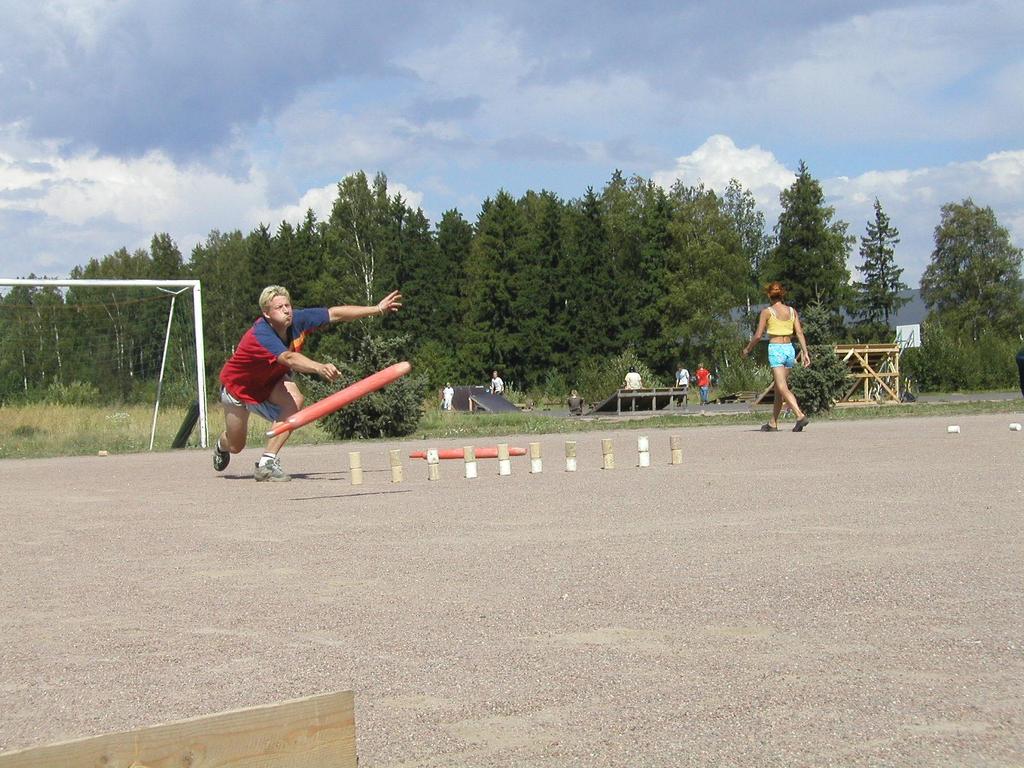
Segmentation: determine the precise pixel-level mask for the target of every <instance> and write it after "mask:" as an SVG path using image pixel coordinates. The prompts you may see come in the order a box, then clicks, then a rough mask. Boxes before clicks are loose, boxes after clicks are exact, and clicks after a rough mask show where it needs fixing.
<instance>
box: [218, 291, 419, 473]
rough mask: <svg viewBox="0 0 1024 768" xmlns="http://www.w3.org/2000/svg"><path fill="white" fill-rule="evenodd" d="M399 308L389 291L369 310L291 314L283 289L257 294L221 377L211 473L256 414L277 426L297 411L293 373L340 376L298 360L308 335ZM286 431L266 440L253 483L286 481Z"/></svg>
mask: <svg viewBox="0 0 1024 768" xmlns="http://www.w3.org/2000/svg"><path fill="white" fill-rule="evenodd" d="M401 307H402V294H401V293H399V292H398V291H392V292H391V293H389V294H388V295H387V296H385V297H384V298H383V299H381V300H380V301H379V302H377V304H375V305H372V306H368V307H357V306H349V305H343V306H337V307H330V308H327V307H319V308H317V309H295V308H293V307H292V299H291V296H290V295H289V293H288V289H287V288H284V287H282V286H280V285H271V286H267V287H266V288H264V289H263V292H262V293H261V294H260V311H261V312H262V316H261V317H260V318H258V319H257V320H256V322H255V323H253V324H252V327H251V328H249V330H247V331H246V332H245V334H244V335H243V336H242V339H241V341H239V342H238V346H237V347H236V348H235V353H234V354H233V355H232V356H231V358H230V359H229V360H228V361H227V362H226V363H225V364H224V367H223V368H222V369H221V372H220V381H221V384H222V388H221V396H220V401H221V404H222V405H223V406H224V425H225V429H224V431H223V432H222V433H221V434H220V436H219V437H218V438H217V442H216V444H215V445H214V448H213V468H214V469H215V470H217V471H218V472H220V471H222V470H223V469H224V468H225V467H227V465H228V462H229V461H230V460H231V454H232V453H239V452H241V450H242V449H243V448H245V439H246V435H247V434H248V427H249V414H250V413H256V414H259V415H260V416H262V417H263V418H265V419H266V420H267V421H269V422H271V423H272V424H274V425H276V424H278V423H280V422H282V421H284V420H285V419H287V418H288V417H289V416H291V415H292V414H294V413H296V412H297V411H299V410H300V409H301V408H302V405H303V402H304V400H305V398H304V397H303V395H302V392H300V391H299V388H298V386H297V385H296V384H295V382H294V381H293V380H292V376H291V374H292V371H297V372H298V373H310V374H316V375H317V376H320V377H321V378H322V379H324V380H325V381H335V380H336V379H337V378H338V376H339V375H340V373H339V371H338V369H337V368H336V367H335V366H334V365H332V364H331V363H318V362H317V361H316V360H312V359H311V358H308V357H306V356H305V355H304V354H302V347H303V346H304V345H305V343H306V338H307V337H308V336H309V334H310V333H312V332H314V331H316V330H318V329H320V328H323V327H325V326H328V325H332V324H333V323H342V322H349V321H351V320H361V319H362V318H364V317H374V316H381V317H383V316H384V315H387V314H388V313H389V312H397V311H398V310H399V309H401ZM290 435H291V432H290V431H286V432H283V433H282V434H279V435H276V436H274V437H271V438H270V439H269V440H267V447H266V450H265V451H264V452H263V455H262V456H261V457H260V460H259V461H258V462H257V463H256V469H255V471H254V473H253V476H254V477H255V478H256V480H257V481H270V482H284V481H287V480H291V476H289V475H287V474H285V472H284V470H283V469H281V462H280V460H279V459H278V453H280V451H281V449H282V448H283V447H284V444H285V443H286V442H287V441H288V437H289V436H290Z"/></svg>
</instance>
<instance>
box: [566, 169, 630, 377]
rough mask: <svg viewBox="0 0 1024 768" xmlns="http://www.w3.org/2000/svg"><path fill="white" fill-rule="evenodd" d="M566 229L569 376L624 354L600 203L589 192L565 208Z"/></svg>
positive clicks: (613, 277) (613, 274) (591, 192)
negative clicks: (589, 363) (585, 364)
mask: <svg viewBox="0 0 1024 768" xmlns="http://www.w3.org/2000/svg"><path fill="white" fill-rule="evenodd" d="M565 227H566V229H565V235H564V242H565V253H566V258H565V260H564V261H563V267H562V279H563V280H564V284H565V285H566V290H565V297H564V302H565V303H564V312H565V315H564V317H565V321H564V326H565V329H566V333H567V336H568V339H569V349H568V350H567V356H568V358H569V359H570V360H571V361H572V362H571V371H572V370H578V369H579V366H580V363H581V362H582V361H584V360H588V359H595V358H599V357H611V356H614V355H616V354H618V353H619V352H621V351H622V348H623V340H622V336H621V334H620V333H619V328H620V323H621V321H622V316H621V313H620V311H619V307H618V306H617V304H616V297H617V294H618V292H617V291H616V287H615V273H614V271H613V269H612V260H611V258H610V257H609V255H608V235H607V232H606V230H605V225H604V218H603V215H602V212H601V204H600V201H599V200H598V198H597V195H595V194H594V190H593V189H592V188H588V189H587V193H586V194H585V195H584V196H583V199H582V200H576V201H574V202H573V203H571V204H570V205H569V206H568V208H567V210H566V216H565Z"/></svg>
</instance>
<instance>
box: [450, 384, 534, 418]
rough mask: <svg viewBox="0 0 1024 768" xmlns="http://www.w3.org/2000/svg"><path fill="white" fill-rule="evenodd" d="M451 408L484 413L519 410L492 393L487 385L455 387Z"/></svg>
mask: <svg viewBox="0 0 1024 768" xmlns="http://www.w3.org/2000/svg"><path fill="white" fill-rule="evenodd" d="M452 408H453V409H455V410H456V411H483V412H484V413H515V412H517V411H518V410H519V409H518V408H516V407H515V406H514V405H512V403H510V402H509V401H508V400H506V399H505V398H504V397H502V396H501V395H492V394H491V393H490V392H488V391H487V387H455V396H454V397H453V398H452Z"/></svg>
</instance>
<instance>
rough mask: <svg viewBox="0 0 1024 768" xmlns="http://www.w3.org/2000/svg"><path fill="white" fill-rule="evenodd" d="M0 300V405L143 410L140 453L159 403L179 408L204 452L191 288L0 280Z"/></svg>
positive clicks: (197, 306)
mask: <svg viewBox="0 0 1024 768" xmlns="http://www.w3.org/2000/svg"><path fill="white" fill-rule="evenodd" d="M0 292H3V295H2V296H0V402H2V401H3V400H5V399H7V398H11V397H16V396H21V397H27V398H31V397H43V398H47V399H51V400H57V401H67V402H75V401H76V400H78V401H82V402H99V403H103V404H111V405H116V404H118V403H125V402H134V403H143V402H145V403H151V404H152V406H153V424H152V428H151V431H150V444H149V447H150V450H152V449H153V444H154V439H155V437H156V428H157V416H158V414H159V411H160V406H161V403H162V402H167V403H169V404H174V405H184V406H186V408H187V410H188V411H189V412H190V413H191V414H194V415H193V418H197V419H198V426H199V435H198V437H199V444H200V445H201V446H202V447H203V448H206V447H207V443H208V439H209V438H208V427H207V404H206V380H205V351H204V348H203V308H202V292H201V288H200V285H199V281H198V280H94V279H83V280H72V279H68V280H63V279H35V278H0ZM188 303H191V305H192V306H191V310H192V311H191V312H188V311H187V304H188ZM183 310H184V311H183ZM187 426H188V430H187V431H186V429H185V427H186V425H183V426H182V429H181V430H179V437H181V435H182V433H185V437H186V438H187V436H188V434H187V433H188V432H191V429H192V427H191V425H187Z"/></svg>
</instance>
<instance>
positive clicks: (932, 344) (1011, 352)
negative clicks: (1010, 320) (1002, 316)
mask: <svg viewBox="0 0 1024 768" xmlns="http://www.w3.org/2000/svg"><path fill="white" fill-rule="evenodd" d="M921 335H922V344H921V346H920V347H916V348H912V349H908V350H907V351H906V352H904V353H903V357H902V360H901V365H900V372H901V373H902V374H903V376H905V377H907V378H909V379H912V380H913V382H914V384H915V386H916V388H917V389H918V390H920V391H922V392H949V391H957V390H977V389H1003V388H1009V389H1014V388H1016V386H1017V384H1018V376H1017V367H1016V363H1015V359H1014V358H1015V355H1016V352H1017V348H1018V347H1019V346H1020V342H1019V341H1018V340H1016V339H1006V338H1000V337H998V336H996V335H995V334H992V333H989V334H986V335H985V336H982V337H981V339H979V340H978V341H976V342H975V341H973V340H965V339H961V338H958V337H956V336H954V335H953V334H951V333H949V332H948V331H947V330H946V329H945V328H944V327H943V326H942V325H940V324H939V323H928V324H927V325H925V327H924V328H923V329H922V334H921Z"/></svg>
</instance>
